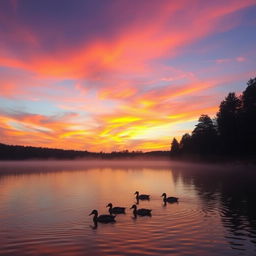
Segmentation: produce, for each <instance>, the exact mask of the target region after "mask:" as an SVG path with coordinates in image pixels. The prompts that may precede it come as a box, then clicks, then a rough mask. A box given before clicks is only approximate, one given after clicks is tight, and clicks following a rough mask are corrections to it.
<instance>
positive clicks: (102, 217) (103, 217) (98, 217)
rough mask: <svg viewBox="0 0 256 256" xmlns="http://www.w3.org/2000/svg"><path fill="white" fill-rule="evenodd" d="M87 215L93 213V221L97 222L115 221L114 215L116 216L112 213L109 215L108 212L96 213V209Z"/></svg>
mask: <svg viewBox="0 0 256 256" xmlns="http://www.w3.org/2000/svg"><path fill="white" fill-rule="evenodd" d="M89 215H94V217H93V221H94V223H97V222H101V223H110V222H115V217H116V216H114V215H109V214H103V215H98V211H97V210H93V211H92V212H91V213H90V214H89Z"/></svg>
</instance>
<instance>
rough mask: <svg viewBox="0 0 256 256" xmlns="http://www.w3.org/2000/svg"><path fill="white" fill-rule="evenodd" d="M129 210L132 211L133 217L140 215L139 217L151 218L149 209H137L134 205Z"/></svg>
mask: <svg viewBox="0 0 256 256" xmlns="http://www.w3.org/2000/svg"><path fill="white" fill-rule="evenodd" d="M130 209H133V214H134V216H137V215H140V216H151V211H152V210H150V209H144V208H141V209H137V205H136V204H134V205H133V206H132V207H131V208H130Z"/></svg>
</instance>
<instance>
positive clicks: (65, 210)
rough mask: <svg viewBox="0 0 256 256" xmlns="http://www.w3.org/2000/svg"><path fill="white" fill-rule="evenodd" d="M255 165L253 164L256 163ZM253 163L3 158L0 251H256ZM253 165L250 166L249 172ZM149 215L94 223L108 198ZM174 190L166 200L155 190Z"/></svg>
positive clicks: (127, 253) (179, 252)
mask: <svg viewBox="0 0 256 256" xmlns="http://www.w3.org/2000/svg"><path fill="white" fill-rule="evenodd" d="M255 171H256V170H255ZM255 171H254V170H253V168H252V167H248V166H247V167H246V166H245V167H235V166H222V167H218V166H199V165H188V164H187V165H182V164H172V163H164V162H158V163H155V162H147V163H145V162H138V163H135V162H131V163H124V162H115V163H114V164H112V163H111V162H108V163H101V162H98V163H97V162H96V163H86V162H25V163H24V162H23V163H15V164H14V163H0V255H197V256H198V255H232V256H234V255H256V199H255V195H256V193H255V192H256V182H255V181H256V179H255V176H256V173H255ZM254 173H255V174H254ZM136 190H138V191H140V192H141V193H148V194H150V195H151V197H152V199H151V200H150V201H149V202H147V201H143V202H140V203H139V207H144V208H150V209H152V217H138V218H137V219H134V218H132V214H131V210H129V209H127V213H126V214H125V215H118V216H117V217H116V219H117V222H116V223H114V224H99V225H98V227H97V229H94V228H93V222H92V216H88V214H89V213H90V212H91V211H92V210H93V209H97V210H98V211H99V213H100V214H102V213H106V212H107V208H106V204H107V203H109V202H112V203H113V205H114V206H115V205H116V206H126V207H129V208H130V207H131V205H132V204H133V203H134V202H135V200H134V195H133V193H134V192H135V191H136ZM163 192H166V193H167V195H168V196H170V195H172V196H178V197H179V198H180V202H179V203H178V204H168V205H166V206H164V205H163V203H162V200H161V197H160V195H161V194H162V193H163Z"/></svg>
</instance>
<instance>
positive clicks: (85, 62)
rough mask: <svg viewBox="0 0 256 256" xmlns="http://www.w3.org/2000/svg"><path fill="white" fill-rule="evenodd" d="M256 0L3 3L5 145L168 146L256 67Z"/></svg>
mask: <svg viewBox="0 0 256 256" xmlns="http://www.w3.org/2000/svg"><path fill="white" fill-rule="evenodd" d="M255 13H256V0H243V1H241V0H226V1H223V0H215V1H205V0H185V1H184V0H179V1H174V0H173V1H172V0H161V1H159V0H136V1H135V0H134V1H133V0H86V1H84V0H76V1H73V0H54V1H53V0H44V1H39V0H38V1H35V0H1V1H0V143H6V144H11V145H30V146H40V147H49V148H63V149H78V150H88V151H104V152H111V151H120V150H126V149H128V150H140V151H152V150H169V149H170V143H171V140H172V139H173V137H176V138H178V139H180V138H181V136H182V135H183V134H184V133H186V132H191V131H192V130H193V129H194V126H195V124H196V123H197V120H198V118H199V116H200V115H201V114H208V115H210V116H211V117H214V116H215V114H216V112H217V110H218V106H219V104H220V102H221V101H222V100H223V99H224V98H225V97H226V95H227V93H228V92H236V93H237V94H240V93H241V92H242V91H243V90H244V89H245V88H246V83H247V81H248V80H249V78H251V77H255V76H256V72H255V71H256V47H255V45H256V15H255Z"/></svg>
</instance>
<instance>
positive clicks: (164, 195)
mask: <svg viewBox="0 0 256 256" xmlns="http://www.w3.org/2000/svg"><path fill="white" fill-rule="evenodd" d="M161 196H162V197H163V201H164V203H166V202H168V203H177V202H178V200H179V198H178V197H174V196H170V197H167V195H166V193H163V194H162V195H161Z"/></svg>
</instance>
